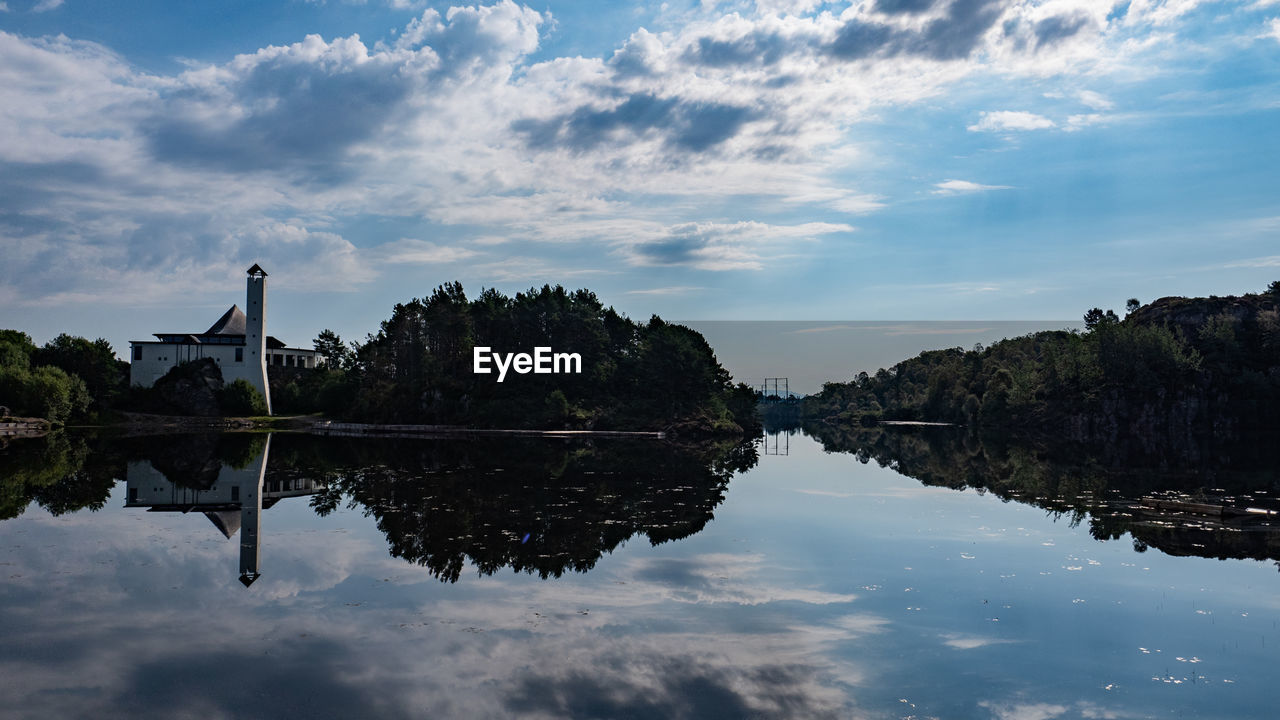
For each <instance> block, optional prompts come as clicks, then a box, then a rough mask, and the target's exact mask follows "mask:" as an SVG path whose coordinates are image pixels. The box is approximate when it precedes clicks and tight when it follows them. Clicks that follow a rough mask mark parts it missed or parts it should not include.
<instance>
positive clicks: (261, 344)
mask: <svg viewBox="0 0 1280 720" xmlns="http://www.w3.org/2000/svg"><path fill="white" fill-rule="evenodd" d="M244 304H245V313H244V314H245V324H244V325H245V326H244V345H245V352H246V357H245V359H244V360H245V364H246V369H247V370H248V371H249V382H251V383H253V386H254V387H256V388H258V392H260V393H262V397H263V398H265V399H266V401H267V414H268V415H270V414H271V388H270V387H268V386H267V271H266V270H263V269H262V268H261V267H260V266H259V265H258V264H257V263H254V265H253V267H251V268H249V279H248V287H247V290H246V291H245V299H244Z"/></svg>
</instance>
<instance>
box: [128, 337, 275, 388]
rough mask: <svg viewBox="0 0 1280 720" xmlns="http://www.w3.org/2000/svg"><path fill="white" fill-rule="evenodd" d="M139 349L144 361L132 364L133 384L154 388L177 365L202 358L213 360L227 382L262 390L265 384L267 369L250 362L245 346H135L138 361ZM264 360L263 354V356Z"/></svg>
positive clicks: (134, 353) (130, 370) (134, 352)
mask: <svg viewBox="0 0 1280 720" xmlns="http://www.w3.org/2000/svg"><path fill="white" fill-rule="evenodd" d="M138 348H141V349H142V351H141V352H142V358H141V359H140V360H139V359H135V360H132V361H131V362H130V365H129V384H130V385H141V386H142V387H151V386H152V385H154V384H155V382H156V381H157V380H159V379H160V378H162V377H164V375H165V373H167V372H169V370H170V369H172V368H173V366H175V365H177V364H178V363H182V362H187V361H188V360H198V359H200V358H202V357H207V358H213V361H214V362H216V363H218V367H219V368H220V369H221V370H222V379H223V381H224V382H227V383H232V382H235V381H236V380H237V379H244V380H247V381H249V384H251V385H253V386H254V387H258V386H259V385H260V384H261V383H262V381H263V375H264V373H265V369H264V367H263V366H262V364H261V363H259V364H258V365H256V366H255V365H254V364H253V363H251V362H250V361H249V349H248V348H247V347H245V346H243V345H218V344H214V343H209V344H204V345H178V344H174V343H155V344H145V345H134V346H133V349H132V350H131V352H132V353H133V355H132V357H134V358H136V357H137V353H138ZM237 349H239V350H240V351H241V357H242V358H243V359H241V360H236V350H237ZM259 357H261V355H259Z"/></svg>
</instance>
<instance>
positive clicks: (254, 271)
mask: <svg viewBox="0 0 1280 720" xmlns="http://www.w3.org/2000/svg"><path fill="white" fill-rule="evenodd" d="M248 273H249V274H250V275H261V276H263V277H266V276H267V271H266V270H263V269H262V266H261V265H259V264H258V263H254V264H253V267H251V268H249V270H248Z"/></svg>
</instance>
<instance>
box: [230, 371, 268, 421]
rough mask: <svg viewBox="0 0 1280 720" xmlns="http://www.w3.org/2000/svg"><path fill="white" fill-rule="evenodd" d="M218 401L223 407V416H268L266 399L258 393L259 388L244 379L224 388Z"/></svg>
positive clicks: (239, 379) (237, 379)
mask: <svg viewBox="0 0 1280 720" xmlns="http://www.w3.org/2000/svg"><path fill="white" fill-rule="evenodd" d="M218 400H219V403H220V404H221V405H222V414H223V415H233V416H247V415H266V414H267V401H266V398H264V397H262V393H260V392H258V388H256V387H254V386H253V385H252V384H250V383H249V381H248V380H245V379H244V378H236V380H235V381H234V382H232V383H230V384H228V385H226V386H224V387H223V388H222V393H221V395H220V396H219V398H218Z"/></svg>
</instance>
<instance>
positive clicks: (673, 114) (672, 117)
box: [511, 93, 752, 152]
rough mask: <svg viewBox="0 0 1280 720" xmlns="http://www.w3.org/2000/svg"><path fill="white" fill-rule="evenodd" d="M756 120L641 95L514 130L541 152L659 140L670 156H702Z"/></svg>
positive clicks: (738, 111) (733, 110) (728, 108)
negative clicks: (675, 153) (647, 138)
mask: <svg viewBox="0 0 1280 720" xmlns="http://www.w3.org/2000/svg"><path fill="white" fill-rule="evenodd" d="M751 116H752V114H751V111H750V110H749V109H748V108H746V107H742V106H736V105H729V104H725V103H718V102H700V101H689V100H682V99H679V98H662V97H657V96H655V95H652V94H649V93H637V94H634V95H631V96H630V97H627V98H625V99H624V100H623V101H622V102H621V103H618V104H617V105H615V106H613V107H607V108H596V107H593V106H589V105H583V106H581V107H578V108H577V109H575V110H572V111H570V112H568V113H565V114H562V115H558V116H555V117H551V118H547V119H545V120H536V119H532V118H521V119H519V120H517V121H515V122H514V123H512V126H511V129H512V130H514V131H515V132H517V133H519V134H522V135H523V136H524V137H525V139H526V142H527V143H528V144H529V145H530V146H531V147H533V148H534V149H539V150H545V149H548V148H552V147H556V146H559V147H566V148H569V149H571V150H575V151H585V150H591V149H593V148H595V147H596V146H598V145H600V144H601V143H606V142H627V141H630V140H634V139H639V138H643V137H645V136H646V135H654V136H660V137H662V138H663V143H664V144H665V145H666V146H667V147H668V148H669V149H670V150H673V151H690V152H702V151H705V150H708V149H710V148H712V147H714V146H716V145H719V144H720V143H722V142H724V141H725V140H728V139H729V138H731V137H733V136H734V135H736V134H737V133H738V131H739V130H740V129H741V127H742V125H743V124H744V123H746V122H747V121H749V120H750V119H751Z"/></svg>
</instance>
